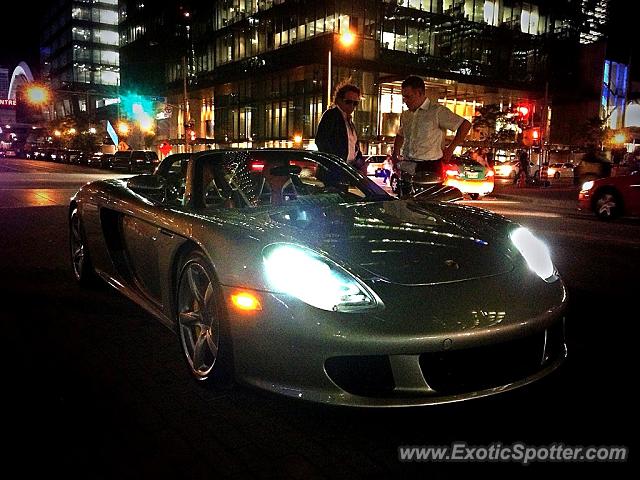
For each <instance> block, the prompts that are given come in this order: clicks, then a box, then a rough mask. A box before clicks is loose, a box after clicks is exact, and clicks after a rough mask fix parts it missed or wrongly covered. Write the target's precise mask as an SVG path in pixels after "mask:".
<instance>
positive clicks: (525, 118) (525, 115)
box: [516, 104, 531, 125]
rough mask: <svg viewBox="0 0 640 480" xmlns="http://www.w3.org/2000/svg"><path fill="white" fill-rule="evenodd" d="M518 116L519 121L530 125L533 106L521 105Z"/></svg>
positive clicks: (517, 111) (518, 108)
mask: <svg viewBox="0 0 640 480" xmlns="http://www.w3.org/2000/svg"><path fill="white" fill-rule="evenodd" d="M516 114H517V115H518V120H519V121H520V122H522V123H523V124H525V125H526V124H528V123H529V118H530V114H531V106H530V105H528V104H521V105H518V106H517V107H516Z"/></svg>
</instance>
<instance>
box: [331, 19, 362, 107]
mask: <svg viewBox="0 0 640 480" xmlns="http://www.w3.org/2000/svg"><path fill="white" fill-rule="evenodd" d="M333 39H334V34H333V33H331V39H330V44H329V53H328V55H327V107H328V106H329V104H330V103H331V73H332V72H331V62H332V60H331V55H332V53H333ZM339 40H340V44H341V45H342V46H343V47H346V48H348V47H350V46H351V45H353V42H354V41H355V37H354V35H353V34H352V33H351V32H350V31H348V30H347V31H346V32H344V33H341V34H340V37H339Z"/></svg>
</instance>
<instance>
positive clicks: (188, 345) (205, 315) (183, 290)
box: [176, 251, 233, 386]
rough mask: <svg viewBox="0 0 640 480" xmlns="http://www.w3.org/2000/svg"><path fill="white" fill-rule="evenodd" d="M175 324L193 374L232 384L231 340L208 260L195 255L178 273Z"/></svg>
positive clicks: (195, 252)
mask: <svg viewBox="0 0 640 480" xmlns="http://www.w3.org/2000/svg"><path fill="white" fill-rule="evenodd" d="M176 297H177V298H176V301H177V314H176V324H177V329H178V335H179V337H180V345H181V346H182V351H183V353H184V356H185V359H186V361H187V364H188V367H189V369H190V370H191V373H192V375H193V376H194V377H195V378H196V379H197V380H200V381H205V382H207V383H213V384H216V385H217V386H230V385H231V383H232V378H233V375H232V362H231V348H230V347H231V346H230V337H229V335H228V331H227V322H226V309H225V306H224V302H223V297H222V292H221V290H220V286H219V285H218V282H217V281H216V279H215V275H214V273H213V269H212V268H211V266H210V264H209V261H208V260H207V259H206V257H205V256H204V255H203V254H202V253H200V252H198V251H194V252H192V253H191V254H190V255H189V256H188V257H187V259H186V260H185V262H184V263H183V265H182V267H181V268H180V272H179V281H178V289H177V296H176Z"/></svg>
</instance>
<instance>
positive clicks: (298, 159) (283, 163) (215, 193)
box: [196, 150, 393, 208]
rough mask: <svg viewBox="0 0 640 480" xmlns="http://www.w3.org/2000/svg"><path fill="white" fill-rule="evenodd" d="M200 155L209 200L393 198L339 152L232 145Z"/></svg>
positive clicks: (239, 204) (228, 203)
mask: <svg viewBox="0 0 640 480" xmlns="http://www.w3.org/2000/svg"><path fill="white" fill-rule="evenodd" d="M198 161H199V163H200V164H201V167H202V175H201V177H200V180H199V181H201V182H202V192H203V196H204V204H205V206H220V205H222V206H225V207H228V208H255V207H262V206H267V205H268V206H280V205H285V204H287V205H288V204H291V203H292V202H307V203H308V202H314V203H326V202H328V203H345V202H361V201H372V200H390V199H392V198H393V197H391V196H389V195H388V194H387V193H386V192H385V191H384V190H383V189H381V188H380V187H379V186H378V185H376V184H375V183H374V182H373V181H371V180H369V179H368V178H367V177H366V176H364V175H362V174H361V173H359V172H358V171H357V170H355V169H354V168H352V167H351V166H349V165H347V164H346V163H345V162H343V161H342V160H340V159H339V158H337V157H335V158H334V157H333V156H330V155H324V154H319V153H315V152H307V151H301V150H252V151H229V152H224V153H215V154H210V155H205V156H203V157H200V158H199V159H198ZM196 178H197V177H196ZM196 181H198V179H196Z"/></svg>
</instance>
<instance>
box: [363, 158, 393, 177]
mask: <svg viewBox="0 0 640 480" xmlns="http://www.w3.org/2000/svg"><path fill="white" fill-rule="evenodd" d="M385 158H387V156H386V155H369V156H368V157H366V158H365V159H364V160H365V162H366V163H367V175H369V176H381V175H379V174H378V175H376V173H377V172H379V171H380V170H381V169H382V164H383V163H384V159H385Z"/></svg>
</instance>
